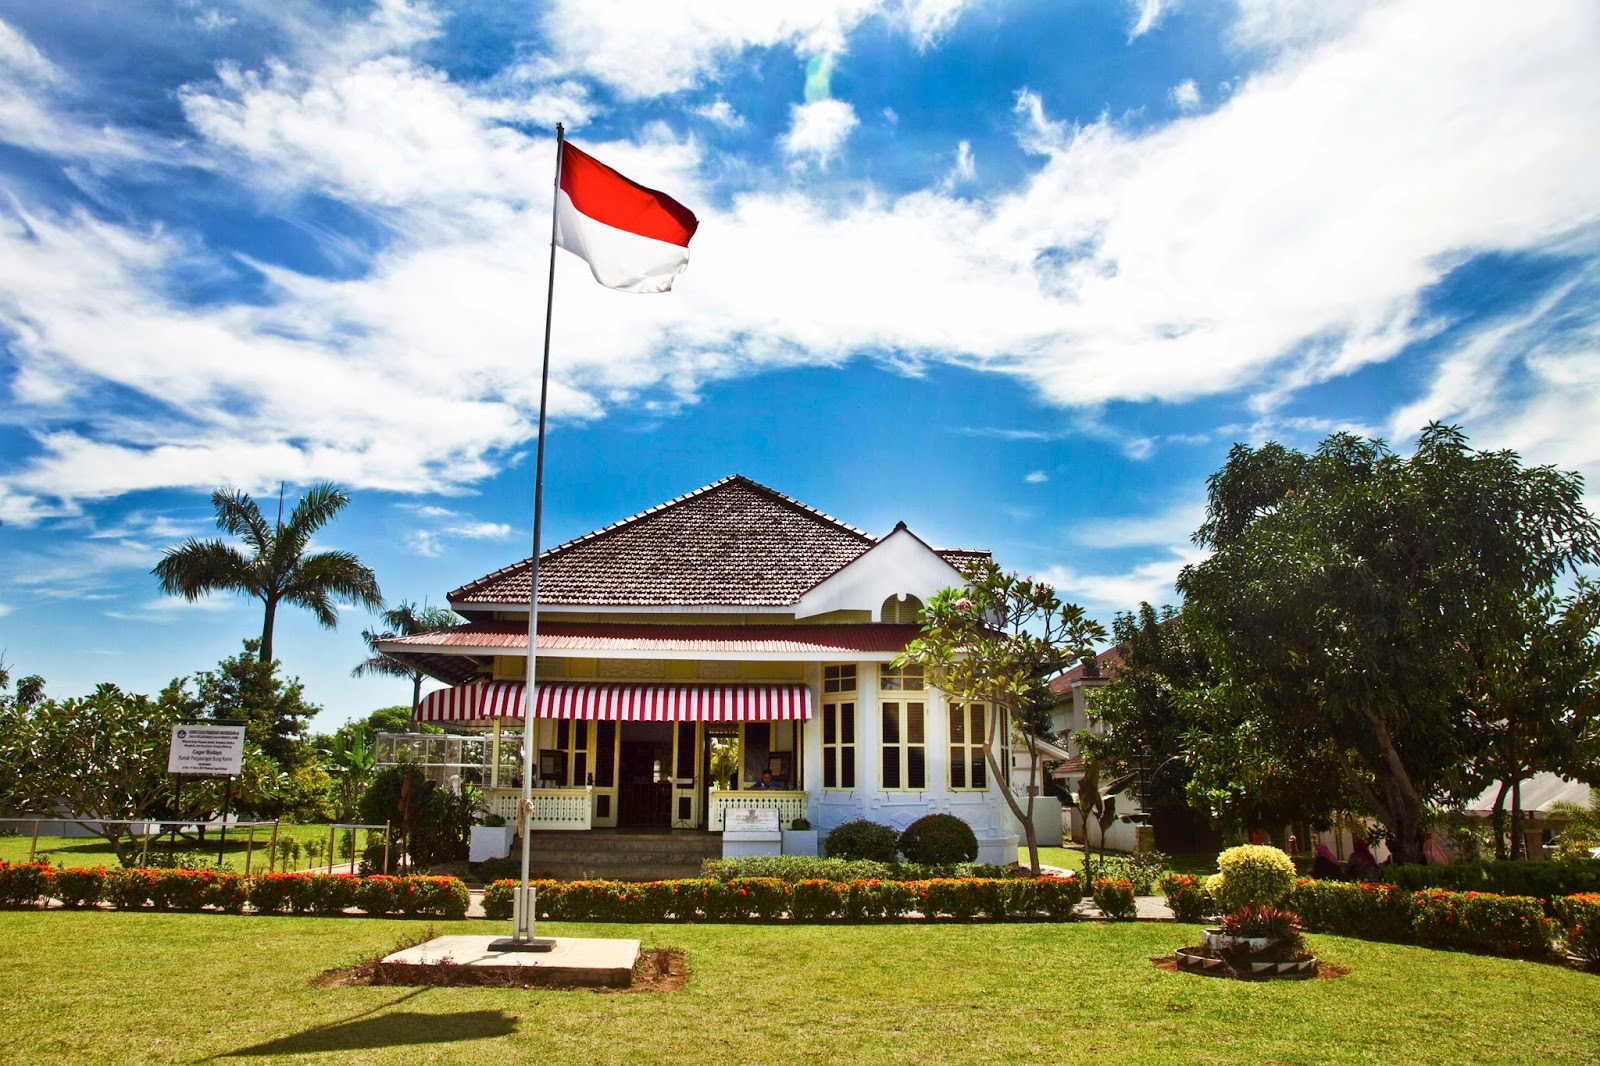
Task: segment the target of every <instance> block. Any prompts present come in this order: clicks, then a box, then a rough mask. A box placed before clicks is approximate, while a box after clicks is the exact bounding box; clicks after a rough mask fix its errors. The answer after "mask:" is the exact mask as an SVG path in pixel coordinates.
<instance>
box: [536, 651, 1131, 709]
mask: <svg viewBox="0 0 1600 1066" xmlns="http://www.w3.org/2000/svg"><path fill="white" fill-rule="evenodd" d="M523 643H524V644H526V643H527V641H523ZM1127 657H1128V656H1127V648H1126V647H1124V646H1123V645H1121V644H1118V645H1117V646H1116V647H1114V648H1107V649H1106V650H1105V651H1103V652H1101V653H1100V654H1098V655H1096V656H1095V657H1094V660H1095V662H1096V663H1098V664H1099V665H1100V676H1101V677H1103V678H1108V679H1109V678H1113V677H1116V676H1117V672H1118V671H1119V670H1120V669H1121V667H1122V664H1123V662H1124V661H1125V660H1126V659H1127ZM1083 676H1084V669H1083V664H1082V663H1079V664H1078V665H1077V666H1074V667H1073V668H1072V669H1071V670H1068V671H1066V672H1064V673H1060V674H1057V675H1056V676H1055V677H1053V678H1051V679H1050V691H1051V692H1054V693H1055V694H1056V695H1058V696H1064V695H1066V694H1067V693H1068V692H1071V691H1072V683H1073V682H1074V681H1081V680H1083Z"/></svg>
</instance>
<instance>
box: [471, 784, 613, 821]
mask: <svg viewBox="0 0 1600 1066" xmlns="http://www.w3.org/2000/svg"><path fill="white" fill-rule="evenodd" d="M521 798H522V790H521V789H520V788H489V789H484V804H485V806H487V807H488V808H489V809H490V810H491V811H493V812H494V813H495V814H498V815H499V816H500V817H502V818H504V819H505V820H506V824H507V825H516V824H517V801H518V800H520V799H521ZM593 825H594V789H592V788H587V787H586V788H536V789H534V790H533V828H534V829H535V830H544V829H589V828H592V827H593Z"/></svg>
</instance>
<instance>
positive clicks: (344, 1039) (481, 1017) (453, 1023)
mask: <svg viewBox="0 0 1600 1066" xmlns="http://www.w3.org/2000/svg"><path fill="white" fill-rule="evenodd" d="M426 991H427V989H422V988H419V989H417V990H416V991H415V992H410V993H407V994H406V995H404V996H401V997H400V998H399V999H397V1000H394V1001H393V1002H390V1003H386V1004H384V1005H383V1006H381V1007H375V1008H373V1010H370V1011H366V1012H364V1013H362V1014H358V1015H356V1016H355V1017H353V1018H349V1019H346V1020H345V1021H342V1022H334V1023H331V1024H329V1025H319V1026H317V1027H316V1028H315V1029H307V1030H306V1031H305V1032H302V1033H294V1034H292V1035H290V1036H280V1037H278V1038H277V1039H275V1040H267V1041H264V1042H263V1043H260V1044H252V1045H251V1046H249V1047H243V1048H239V1049H238V1050H237V1051H224V1052H221V1053H219V1054H216V1055H213V1056H211V1057H210V1058H209V1059H203V1060H201V1061H214V1060H216V1059H227V1058H235V1057H253V1056H265V1055H305V1054H309V1053H311V1052H316V1051H360V1050H363V1049H367V1048H381V1047H399V1046H402V1045H406V1044H448V1043H454V1042H456V1041H459V1040H487V1039H490V1038H492V1037H497V1036H510V1035H511V1034H512V1033H513V1032H515V1031H516V1028H517V1016H516V1015H515V1014H507V1013H506V1012H505V1011H500V1010H471V1011H456V1012H454V1013H450V1014H425V1013H421V1012H418V1011H397V1012H395V1013H392V1014H378V1013H376V1012H377V1011H380V1010H383V1009H385V1008H386V1007H393V1006H397V1005H398V1004H401V1003H404V1002H405V1001H406V1000H408V999H411V998H412V997H413V996H416V995H419V994H421V993H423V992H426Z"/></svg>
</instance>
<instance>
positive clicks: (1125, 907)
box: [1094, 877, 1139, 919]
mask: <svg viewBox="0 0 1600 1066" xmlns="http://www.w3.org/2000/svg"><path fill="white" fill-rule="evenodd" d="M1094 905H1095V906H1096V907H1099V908H1100V913H1101V914H1103V915H1105V916H1106V917H1107V918H1116V919H1129V918H1135V917H1137V916H1138V914H1139V908H1138V906H1137V904H1135V903H1134V901H1133V883H1132V882H1131V881H1129V880H1128V879H1127V878H1125V877H1097V878H1095V879H1094Z"/></svg>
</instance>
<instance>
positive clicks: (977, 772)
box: [972, 752, 989, 788]
mask: <svg viewBox="0 0 1600 1066" xmlns="http://www.w3.org/2000/svg"><path fill="white" fill-rule="evenodd" d="M972 787H973V788H988V787H989V764H988V763H986V762H984V761H983V755H982V753H981V752H976V753H974V754H973V756H972Z"/></svg>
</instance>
